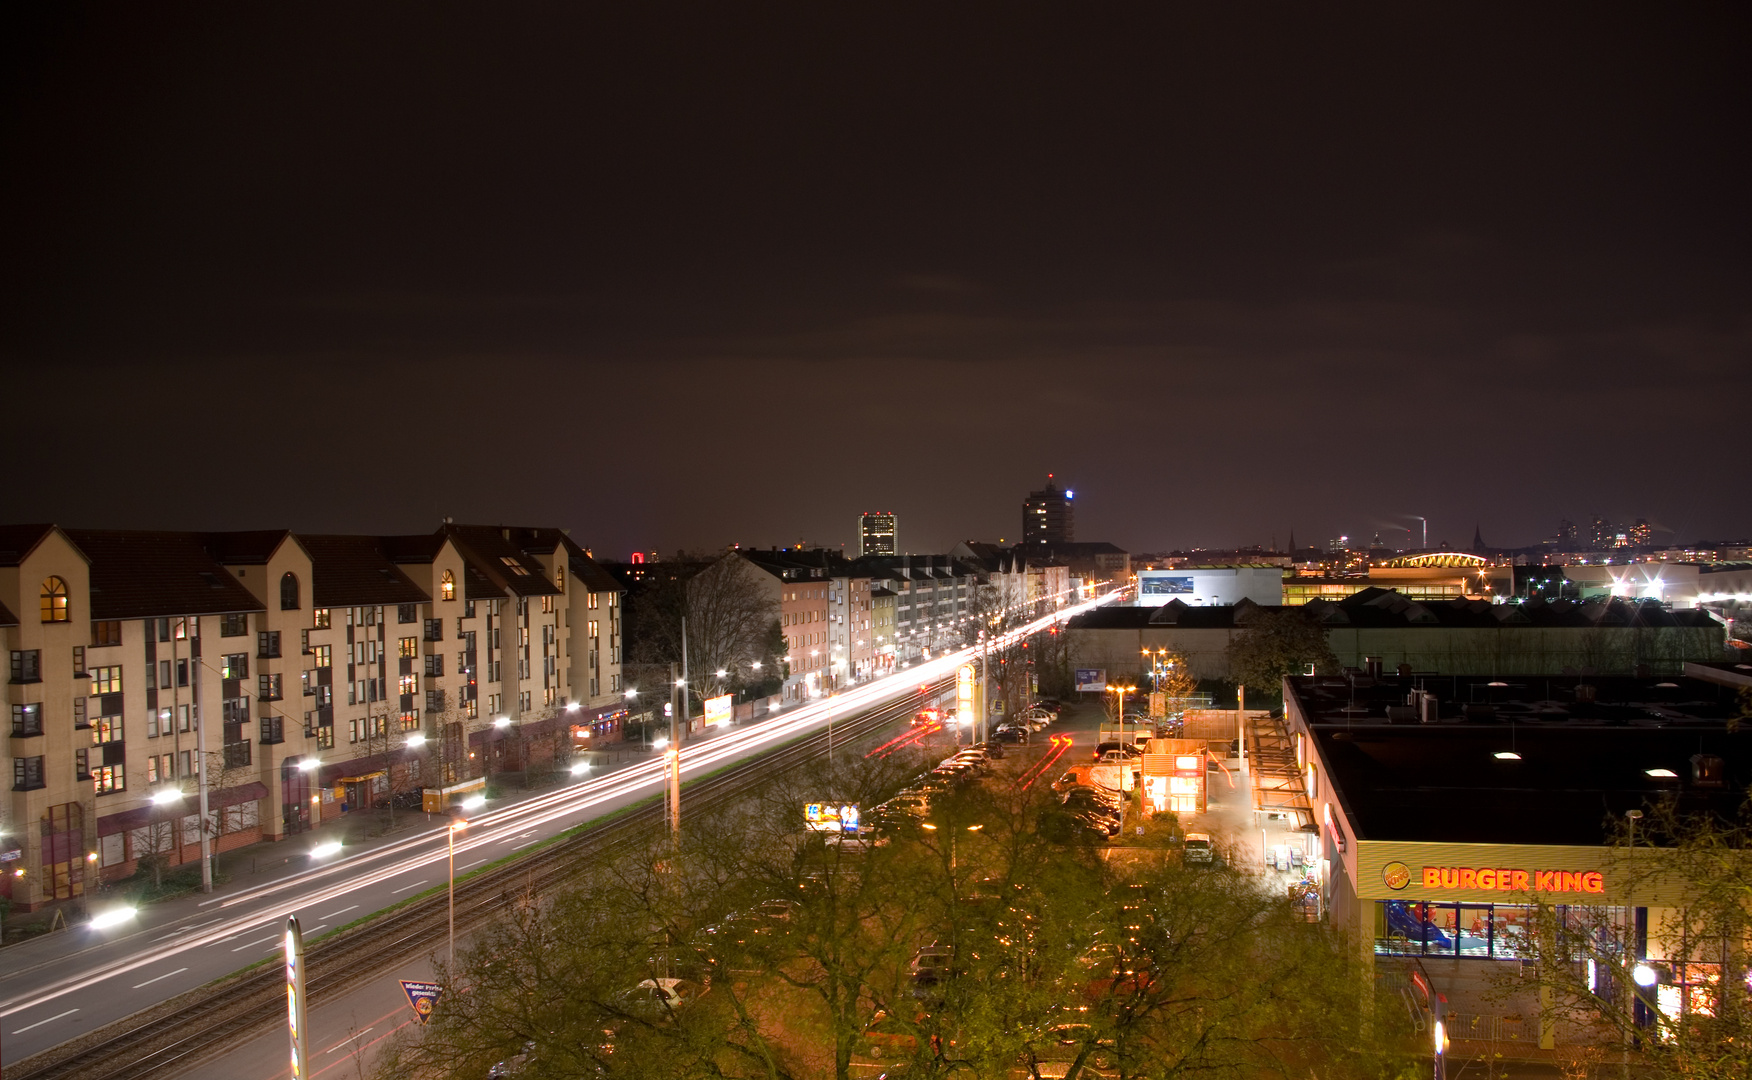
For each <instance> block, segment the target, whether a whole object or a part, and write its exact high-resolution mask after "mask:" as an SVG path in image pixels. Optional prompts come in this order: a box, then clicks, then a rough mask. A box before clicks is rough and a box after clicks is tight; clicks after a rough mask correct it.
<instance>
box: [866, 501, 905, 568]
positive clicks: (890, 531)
mask: <svg viewBox="0 0 1752 1080" xmlns="http://www.w3.org/2000/svg"><path fill="white" fill-rule="evenodd" d="M899 542H900V541H899V538H898V536H897V532H896V527H895V522H894V515H893V514H891V513H889V512H888V511H886V510H884V511H881V512H880V513H869V514H865V515H863V516H862V517H860V518H858V554H859V556H860V557H861V556H865V555H893V554H896V553H897V552H898V551H899V550H900V549H899V548H898V547H897V546H896V545H897V544H898V543H899Z"/></svg>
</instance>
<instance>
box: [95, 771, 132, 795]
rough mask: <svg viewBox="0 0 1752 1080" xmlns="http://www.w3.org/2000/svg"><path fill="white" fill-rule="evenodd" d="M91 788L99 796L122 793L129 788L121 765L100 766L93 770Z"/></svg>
mask: <svg viewBox="0 0 1752 1080" xmlns="http://www.w3.org/2000/svg"><path fill="white" fill-rule="evenodd" d="M91 786H92V787H93V788H95V789H97V793H98V794H99V795H103V794H106V793H108V792H111V791H121V790H122V789H123V788H125V787H127V786H128V784H127V777H126V775H125V774H124V772H123V769H122V766H120V765H99V766H98V767H97V768H95V769H93V770H91Z"/></svg>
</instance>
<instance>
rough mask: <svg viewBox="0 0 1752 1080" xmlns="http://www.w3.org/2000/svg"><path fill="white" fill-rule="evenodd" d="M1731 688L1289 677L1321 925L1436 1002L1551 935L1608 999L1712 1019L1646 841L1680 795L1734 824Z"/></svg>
mask: <svg viewBox="0 0 1752 1080" xmlns="http://www.w3.org/2000/svg"><path fill="white" fill-rule="evenodd" d="M1737 693H1738V688H1737V687H1733V686H1726V685H1721V686H1718V685H1714V684H1712V683H1711V682H1709V681H1705V680H1700V679H1696V678H1672V677H1661V676H1645V677H1640V678H1639V677H1630V676H1623V677H1603V676H1590V677H1587V678H1586V679H1585V680H1584V679H1582V678H1580V677H1574V676H1572V677H1567V678H1559V677H1547V676H1543V675H1523V676H1514V675H1509V676H1498V677H1466V676H1460V677H1453V676H1446V677H1444V676H1428V675H1425V676H1415V677H1399V678H1395V677H1393V676H1385V675H1378V674H1377V675H1370V674H1366V673H1357V674H1353V675H1350V676H1346V677H1338V678H1331V677H1324V676H1321V677H1292V678H1289V679H1286V680H1285V733H1286V741H1287V742H1288V743H1292V744H1293V748H1294V749H1293V756H1292V755H1291V754H1289V753H1282V756H1283V757H1284V758H1285V759H1286V760H1285V762H1284V765H1285V767H1286V768H1287V767H1288V764H1289V761H1291V760H1293V761H1294V763H1295V767H1296V769H1297V770H1298V771H1299V772H1300V774H1301V776H1302V778H1303V779H1304V781H1305V783H1304V785H1303V787H1304V788H1305V791H1306V795H1307V799H1308V807H1309V809H1308V810H1307V811H1303V812H1302V813H1304V814H1305V815H1306V817H1304V818H1303V821H1304V828H1306V829H1307V830H1308V831H1309V832H1310V833H1313V834H1315V835H1316V836H1317V838H1318V843H1317V845H1316V848H1317V857H1316V858H1317V863H1316V866H1315V868H1314V869H1315V871H1316V873H1315V875H1314V877H1315V880H1316V882H1317V887H1318V889H1319V892H1320V897H1321V900H1322V902H1323V903H1322V910H1323V913H1324V916H1325V918H1326V919H1327V920H1328V921H1329V922H1331V923H1332V924H1333V925H1334V926H1336V927H1338V928H1340V929H1343V930H1344V931H1346V932H1347V934H1348V936H1349V937H1350V939H1351V940H1353V941H1355V942H1356V943H1357V944H1358V947H1359V948H1361V949H1363V950H1365V951H1366V953H1367V954H1368V955H1370V956H1371V957H1372V959H1373V962H1374V963H1376V964H1377V965H1386V966H1388V967H1393V966H1395V965H1404V964H1407V963H1412V962H1414V961H1415V965H1416V967H1415V968H1414V969H1413V970H1416V971H1420V972H1425V973H1427V975H1428V976H1429V977H1430V978H1431V979H1432V980H1433V981H1434V983H1435V988H1436V989H1437V990H1444V988H1447V989H1453V988H1455V987H1464V986H1467V985H1472V984H1477V983H1478V982H1479V976H1480V974H1481V972H1480V971H1479V969H1478V968H1476V967H1472V966H1471V964H1472V963H1473V962H1487V963H1488V962H1490V961H1515V962H1518V961H1521V960H1524V959H1527V958H1528V956H1529V954H1530V944H1531V940H1532V939H1531V938H1530V934H1532V933H1533V932H1535V929H1537V931H1538V932H1539V933H1541V934H1543V933H1545V932H1546V931H1547V930H1550V931H1552V932H1553V933H1554V934H1556V935H1558V936H1561V937H1562V938H1564V939H1566V940H1568V941H1571V942H1575V943H1579V955H1581V956H1583V957H1584V960H1582V961H1578V962H1579V963H1585V964H1586V966H1587V971H1586V972H1585V973H1584V978H1585V980H1586V982H1587V985H1588V987H1589V989H1590V990H1592V991H1593V992H1594V993H1595V994H1596V995H1597V996H1599V997H1603V998H1607V999H1608V1000H1622V999H1623V998H1621V997H1620V995H1625V994H1626V993H1629V997H1630V1000H1631V1004H1632V1005H1634V1006H1635V1008H1636V1009H1637V1010H1642V1009H1643V1007H1644V1004H1645V1003H1646V1005H1647V1007H1648V1009H1651V1010H1658V1011H1659V1012H1660V1013H1663V1014H1666V1015H1667V1016H1670V1017H1677V1016H1680V1015H1682V1014H1684V1013H1685V1012H1687V1011H1690V1010H1697V1009H1707V1008H1708V1007H1709V1005H1708V1003H1709V1002H1710V1001H1711V1000H1713V999H1714V997H1715V994H1716V990H1715V988H1716V986H1717V984H1718V982H1719V971H1718V970H1717V968H1716V966H1715V965H1714V964H1712V963H1707V962H1698V961H1699V960H1700V959H1702V960H1708V959H1709V955H1708V953H1709V948H1707V947H1705V948H1701V949H1700V948H1699V947H1698V942H1697V940H1692V941H1690V942H1687V940H1686V939H1685V937H1684V934H1685V931H1684V929H1683V928H1684V927H1685V925H1686V918H1685V914H1686V913H1685V910H1684V908H1683V906H1682V905H1683V904H1684V902H1685V901H1684V895H1685V894H1684V887H1683V882H1682V881H1679V880H1675V879H1673V878H1670V877H1668V876H1665V875H1663V874H1661V873H1658V872H1657V869H1656V868H1657V867H1659V866H1660V865H1661V863H1660V862H1658V861H1657V859H1658V856H1657V855H1656V854H1655V853H1654V852H1652V850H1651V849H1650V848H1649V847H1648V846H1647V843H1646V836H1645V835H1641V834H1638V833H1637V831H1636V830H1637V828H1638V823H1639V822H1640V821H1642V820H1643V818H1644V816H1645V814H1647V813H1648V812H1649V811H1650V810H1651V809H1652V808H1653V807H1655V806H1656V805H1658V804H1659V803H1661V802H1662V801H1663V800H1666V799H1671V798H1678V799H1679V800H1680V801H1681V803H1682V805H1683V806H1685V807H1686V808H1688V811H1689V812H1691V813H1697V812H1703V811H1708V812H1711V813H1715V814H1717V815H1719V816H1721V817H1723V818H1724V819H1732V818H1733V817H1734V815H1735V813H1736V812H1737V810H1738V808H1739V805H1740V800H1741V799H1742V798H1743V796H1744V793H1745V791H1746V790H1747V788H1748V786H1749V785H1752V753H1749V752H1748V748H1747V747H1745V746H1744V736H1743V735H1738V736H1736V734H1735V733H1734V732H1732V731H1731V730H1730V728H1729V722H1730V721H1731V720H1733V719H1734V718H1735V717H1736V716H1737V715H1738V712H1739V705H1738V701H1737ZM1288 749H1289V746H1288V745H1286V746H1284V747H1282V748H1280V753H1281V752H1282V751H1283V750H1288ZM1255 767H1256V768H1258V767H1261V766H1260V764H1259V763H1258V762H1256V763H1255ZM1309 819H1311V821H1310V820H1309ZM1627 836H1635V837H1636V838H1637V839H1638V841H1639V843H1638V844H1636V845H1626V844H1624V843H1623V840H1624V838H1626V837H1627ZM1639 858H1640V860H1641V861H1639ZM1590 956H1591V957H1593V958H1594V959H1587V957H1590ZM1614 972H1616V973H1617V974H1614ZM1626 972H1628V974H1629V975H1630V976H1631V977H1632V978H1634V979H1635V982H1636V985H1635V986H1634V987H1629V989H1628V991H1627V984H1626ZM1645 978H1646V980H1647V981H1646V982H1645V981H1643V980H1644V979H1645ZM1615 980H1616V982H1615ZM1529 985H1531V984H1529ZM1444 992H1445V991H1444ZM1481 1007H1482V1006H1479V1005H1477V1004H1476V1003H1475V1005H1474V1008H1481ZM1627 1007H1629V1006H1627ZM1462 1011H1464V1010H1462ZM1637 1015H1638V1020H1637V1023H1638V1024H1642V1025H1645V1026H1646V1025H1647V1024H1648V1023H1649V1022H1650V1021H1649V1020H1648V1016H1649V1015H1652V1014H1651V1013H1645V1012H1642V1011H1639V1012H1638V1013H1637ZM1552 1037H1553V1034H1552V1029H1551V1027H1550V1026H1549V1025H1543V1026H1542V1027H1541V1030H1540V1032H1539V1035H1538V1039H1539V1042H1540V1044H1541V1045H1543V1046H1546V1047H1547V1048H1549V1047H1550V1045H1551V1042H1550V1039H1551V1038H1552Z"/></svg>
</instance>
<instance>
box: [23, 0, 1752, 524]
mask: <svg viewBox="0 0 1752 1080" xmlns="http://www.w3.org/2000/svg"><path fill="white" fill-rule="evenodd" d="M633 8H637V9H639V10H636V11H632V10H626V9H633ZM16 9H35V10H16ZM1747 10H1748V9H1747V8H1746V7H1745V6H1744V5H1707V4H1700V5H1648V4H1644V5H1640V6H1639V7H1636V8H1630V7H1626V8H1616V9H1615V8H1608V7H1605V6H1602V5H1599V4H1578V5H1572V6H1567V7H1560V6H1557V5H1512V6H1504V7H1500V8H1494V9H1485V8H1482V7H1477V6H1471V5H1450V6H1446V7H1440V8H1438V7H1434V6H1427V5H1381V6H1378V7H1350V8H1341V7H1338V6H1333V5H1321V6H1319V9H1318V10H1312V9H1310V8H1309V7H1308V6H1306V5H1288V4H1286V5H1280V6H1278V7H1276V8H1273V7H1270V6H1267V5H1215V4H1212V5H1200V6H1197V7H1194V6H1190V5H1150V6H1147V7H1138V8H1127V7H1122V6H1118V5H1059V6H1056V7H1053V8H1049V7H1046V6H1023V5H1009V4H1005V5H994V6H989V7H970V6H966V5H923V6H919V7H907V6H901V5H897V4H880V5H877V4H841V3H834V4H820V3H817V4H798V5H793V6H788V7H780V6H768V5H742V4H718V5H701V6H699V7H697V8H691V9H690V8H688V7H685V6H680V5H638V4H634V5H608V4H596V5H577V4H565V5H557V6H554V7H552V8H542V7H539V6H536V5H533V4H518V5H507V4H473V5H465V4H458V3H425V4H417V5H415V4H409V5H394V4H388V3H375V2H374V3H371V4H347V5H341V6H337V7H333V8H322V7H320V6H316V5H309V4H298V5H237V4H225V5H217V6H213V7H210V8H201V7H198V6H195V5H162V4H154V5H146V4H136V5H121V4H112V5H108V6H107V7H104V8H77V7H64V6H62V5H50V4H41V5H15V10H11V11H9V13H8V15H7V16H6V19H7V28H6V30H5V31H4V33H0V39H4V44H3V45H0V49H3V50H5V55H4V56H3V57H0V62H3V64H4V70H3V73H0V78H3V79H4V87H5V89H4V103H3V115H0V125H3V126H0V136H3V139H4V143H3V145H4V154H5V164H4V168H3V170H0V187H3V191H0V196H3V198H0V229H3V230H4V235H3V244H4V250H5V258H4V260H3V266H4V271H3V272H4V274H5V281H4V295H3V296H0V350H3V353H0V379H3V381H0V397H3V398H4V399H5V400H6V402H7V408H6V410H5V414H6V416H7V418H8V420H9V422H10V432H9V436H8V437H7V438H6V440H5V442H4V446H5V450H4V452H3V453H0V475H3V476H4V486H3V487H0V520H13V521H24V520H55V521H60V522H62V523H65V524H79V525H86V526H142V527H155V528H231V527H258V526H290V527H293V528H298V529H304V530H312V531H343V530H346V531H366V530H371V531H396V532H404V531H425V530H428V529H430V528H433V527H435V526H436V524H437V522H438V519H439V518H440V516H441V515H445V514H449V515H452V516H454V517H456V518H457V519H458V520H464V521H475V522H495V521H517V522H527V523H544V524H546V523H551V524H558V525H562V526H569V527H571V528H572V530H573V535H574V536H575V537H576V538H578V539H579V540H580V541H581V542H583V543H586V544H589V545H591V546H593V547H594V548H595V550H596V551H597V553H598V554H599V555H606V556H612V557H617V558H618V557H624V556H625V554H626V552H628V551H629V550H631V549H632V548H634V547H638V548H643V549H649V548H661V549H663V550H666V551H667V550H672V549H674V548H676V547H677V546H681V545H685V546H689V547H706V546H712V545H718V544H723V543H730V542H741V543H744V544H759V545H766V544H773V543H795V542H797V541H798V540H799V539H806V540H807V541H809V542H811V543H821V544H827V545H833V546H837V545H839V544H841V543H848V544H849V543H851V542H852V541H853V534H854V525H855V518H856V515H857V514H858V512H860V511H863V510H876V509H880V510H892V511H894V512H896V513H897V514H899V515H900V536H901V543H902V547H903V548H907V549H911V550H916V551H924V550H931V549H939V550H940V549H943V548H945V547H946V546H948V545H950V544H952V543H954V542H955V541H957V540H960V539H965V538H981V539H992V540H995V539H997V538H999V537H1004V538H1006V539H1011V540H1014V539H1015V538H1016V536H1017V531H1018V525H1017V522H1018V519H1019V517H1020V503H1021V500H1022V497H1023V495H1024V494H1025V493H1026V492H1027V491H1028V490H1030V489H1031V488H1033V487H1037V486H1039V484H1040V483H1041V482H1042V481H1043V480H1044V479H1045V475H1046V473H1047V472H1048V471H1051V472H1055V473H1057V474H1058V476H1059V478H1060V479H1061V481H1064V482H1067V483H1068V484H1069V485H1070V486H1072V487H1074V488H1075V489H1076V491H1077V504H1078V538H1079V539H1085V540H1098V539H1107V540H1112V541H1114V542H1116V543H1119V544H1121V545H1122V546H1125V547H1127V548H1129V549H1130V550H1133V551H1142V550H1162V549H1166V548H1170V547H1180V546H1187V545H1195V544H1197V545H1206V546H1214V545H1230V544H1248V543H1262V544H1269V543H1271V542H1272V541H1273V539H1274V537H1275V539H1276V541H1277V542H1278V543H1279V544H1280V545H1281V544H1282V543H1283V542H1285V541H1286V540H1287V539H1288V533H1289V532H1290V530H1291V529H1294V530H1295V533H1296V538H1297V540H1298V541H1300V542H1302V543H1310V542H1314V541H1318V540H1321V539H1324V538H1325V537H1326V536H1328V535H1333V534H1336V533H1338V532H1347V533H1351V534H1361V535H1365V536H1367V535H1371V534H1373V533H1374V532H1376V531H1380V532H1381V533H1382V535H1383V539H1384V540H1385V541H1387V542H1389V543H1393V542H1395V541H1399V542H1403V536H1404V534H1403V533H1398V534H1395V533H1394V532H1392V529H1393V528H1394V527H1398V528H1404V527H1406V526H1411V527H1414V528H1415V527H1416V523H1415V522H1413V521H1411V520H1410V519H1409V518H1408V517H1407V515H1413V514H1423V515H1426V516H1428V517H1429V518H1430V539H1431V541H1432V543H1433V542H1436V541H1439V540H1450V541H1452V542H1453V543H1456V544H1465V543H1470V541H1471V539H1472V530H1473V527H1474V525H1475V524H1476V525H1478V526H1479V527H1481V528H1482V529H1483V533H1484V537H1485V539H1486V541H1488V542H1490V543H1492V544H1498V545H1510V544H1528V543H1533V542H1535V541H1537V540H1538V539H1539V538H1540V537H1543V536H1546V535H1549V534H1551V533H1552V532H1553V531H1554V530H1555V528H1556V525H1557V519H1558V518H1559V517H1560V516H1561V517H1569V518H1573V519H1576V520H1577V521H1581V520H1582V519H1584V518H1586V517H1588V516H1591V515H1592V514H1594V513H1596V512H1598V513H1602V514H1605V515H1607V516H1609V517H1612V518H1614V519H1630V518H1633V517H1636V516H1645V517H1647V518H1649V519H1650V520H1651V521H1653V522H1655V524H1656V525H1657V527H1658V528H1659V529H1664V530H1671V531H1669V532H1661V531H1657V533H1656V534H1655V538H1656V539H1657V540H1692V539H1697V538H1728V537H1737V536H1746V535H1748V534H1752V502H1748V500H1747V499H1746V497H1745V479H1744V478H1745V476H1746V454H1747V442H1746V436H1745V432H1746V409H1747V405H1748V403H1749V402H1752V348H1749V345H1752V317H1749V308H1748V298H1749V295H1752V290H1749V288H1748V285H1749V284H1752V245H1749V243H1748V241H1749V240H1752V229H1749V209H1748V208H1749V207H1752V175H1749V173H1752V168H1749V155H1748V135H1749V132H1752V125H1749V123H1748V120H1749V116H1748V112H1749V111H1752V110H1749V108H1748V106H1749V104H1752V93H1748V87H1749V86H1752V78H1749V77H1748V76H1749V74H1752V72H1749V71H1748V68H1749V67H1752V59H1749V58H1752V34H1749V33H1748V30H1749V23H1748V15H1747Z"/></svg>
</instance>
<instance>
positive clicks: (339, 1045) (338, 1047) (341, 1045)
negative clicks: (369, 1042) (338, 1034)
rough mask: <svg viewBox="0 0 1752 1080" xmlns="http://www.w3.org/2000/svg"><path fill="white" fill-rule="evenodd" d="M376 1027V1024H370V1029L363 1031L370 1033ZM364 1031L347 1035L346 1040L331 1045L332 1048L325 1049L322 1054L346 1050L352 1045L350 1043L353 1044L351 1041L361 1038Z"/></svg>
mask: <svg viewBox="0 0 1752 1080" xmlns="http://www.w3.org/2000/svg"><path fill="white" fill-rule="evenodd" d="M376 1027H377V1025H376V1024H372V1025H371V1026H370V1027H368V1028H366V1029H365V1031H372V1030H375V1029H376ZM365 1031H355V1032H353V1034H351V1035H349V1036H348V1037H347V1038H345V1039H342V1040H341V1041H340V1042H338V1043H336V1044H334V1045H333V1046H331V1047H329V1048H328V1049H327V1050H324V1051H323V1053H325V1054H332V1053H334V1052H335V1051H336V1050H344V1049H346V1048H347V1047H348V1046H349V1045H351V1044H352V1042H353V1040H354V1039H357V1038H358V1037H359V1036H361V1035H363V1034H365Z"/></svg>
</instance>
